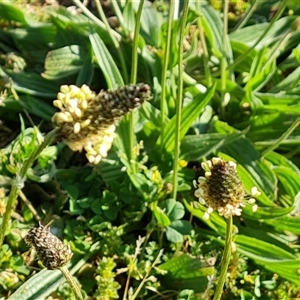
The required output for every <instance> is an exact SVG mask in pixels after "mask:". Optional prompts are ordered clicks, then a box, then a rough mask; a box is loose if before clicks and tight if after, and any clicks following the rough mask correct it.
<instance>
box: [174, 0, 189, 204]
mask: <svg viewBox="0 0 300 300" xmlns="http://www.w3.org/2000/svg"><path fill="white" fill-rule="evenodd" d="M188 10H189V1H188V0H186V1H184V2H183V8H182V16H181V22H180V29H179V49H178V90H177V99H176V127H175V128H176V129H175V149H174V163H173V191H172V198H173V199H176V196H177V189H178V161H179V151H180V128H181V111H182V98H183V95H182V94H183V72H184V68H183V43H184V34H185V31H184V30H185V26H186V21H187V15H188Z"/></svg>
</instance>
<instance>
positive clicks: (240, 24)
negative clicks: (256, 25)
mask: <svg viewBox="0 0 300 300" xmlns="http://www.w3.org/2000/svg"><path fill="white" fill-rule="evenodd" d="M256 2H257V0H254V1H253V3H251V5H250V6H249V7H248V8H247V10H246V12H245V16H244V17H243V18H241V19H240V20H239V21H238V22H237V24H236V25H235V26H234V28H233V30H232V31H236V30H238V29H240V28H242V27H244V25H245V24H246V23H247V21H248V20H249V19H250V17H251V16H252V14H253V13H254V11H255V10H256V7H257V4H256Z"/></svg>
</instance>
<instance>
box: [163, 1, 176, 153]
mask: <svg viewBox="0 0 300 300" xmlns="http://www.w3.org/2000/svg"><path fill="white" fill-rule="evenodd" d="M174 7H175V1H171V2H170V8H169V20H168V29H167V36H166V46H165V51H164V59H163V66H162V73H161V83H160V84H161V95H160V115H161V129H160V130H161V131H160V136H161V141H163V140H164V137H165V130H164V129H165V115H166V109H165V108H166V105H167V102H166V82H167V71H168V66H169V58H170V50H171V37H172V26H173V16H174ZM160 150H161V154H162V153H163V151H164V143H163V142H162V143H161V149H160Z"/></svg>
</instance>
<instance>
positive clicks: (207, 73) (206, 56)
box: [196, 0, 213, 87]
mask: <svg viewBox="0 0 300 300" xmlns="http://www.w3.org/2000/svg"><path fill="white" fill-rule="evenodd" d="M196 7H197V11H198V12H199V13H200V17H199V18H198V28H199V36H200V41H201V45H202V50H203V54H202V57H203V65H204V71H205V78H206V82H207V87H210V86H212V84H213V80H212V76H211V72H210V68H209V54H208V50H207V45H206V40H205V36H204V30H203V23H202V21H203V15H202V14H201V3H200V0H197V1H196Z"/></svg>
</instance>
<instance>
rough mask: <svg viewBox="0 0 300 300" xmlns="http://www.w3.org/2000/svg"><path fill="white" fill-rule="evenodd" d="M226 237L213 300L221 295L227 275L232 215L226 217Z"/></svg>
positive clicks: (217, 299) (216, 299)
mask: <svg viewBox="0 0 300 300" xmlns="http://www.w3.org/2000/svg"><path fill="white" fill-rule="evenodd" d="M226 225H227V227H226V239H225V249H224V253H223V257H222V262H221V273H220V276H219V281H218V284H217V287H216V290H215V294H214V298H213V300H219V299H221V297H222V292H223V287H224V283H225V279H226V275H227V269H228V265H229V262H230V255H231V243H232V229H233V223H232V216H230V217H229V218H227V219H226Z"/></svg>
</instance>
